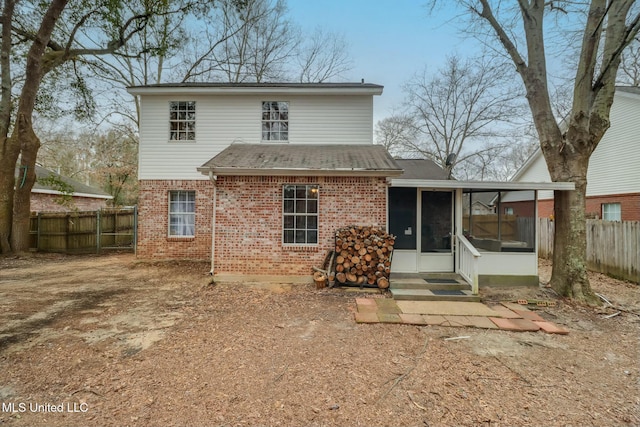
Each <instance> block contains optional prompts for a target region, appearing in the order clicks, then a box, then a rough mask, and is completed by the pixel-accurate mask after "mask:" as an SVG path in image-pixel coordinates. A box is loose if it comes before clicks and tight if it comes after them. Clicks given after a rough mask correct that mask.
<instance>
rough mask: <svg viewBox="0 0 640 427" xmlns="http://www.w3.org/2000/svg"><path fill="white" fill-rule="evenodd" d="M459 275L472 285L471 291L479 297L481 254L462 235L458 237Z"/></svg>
mask: <svg viewBox="0 0 640 427" xmlns="http://www.w3.org/2000/svg"><path fill="white" fill-rule="evenodd" d="M456 241H457V244H458V245H457V246H458V247H457V249H458V250H457V257H458V262H457V264H458V274H459V275H460V276H462V278H463V279H464V280H466V281H467V282H469V283H470V284H471V291H472V292H473V294H474V295H478V258H480V257H481V256H482V255H480V252H478V250H477V249H476V248H475V247H473V245H472V244H471V243H470V242H469V241H468V240H467V238H466V237H464V236H462V235H456Z"/></svg>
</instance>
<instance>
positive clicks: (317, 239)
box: [280, 183, 320, 247]
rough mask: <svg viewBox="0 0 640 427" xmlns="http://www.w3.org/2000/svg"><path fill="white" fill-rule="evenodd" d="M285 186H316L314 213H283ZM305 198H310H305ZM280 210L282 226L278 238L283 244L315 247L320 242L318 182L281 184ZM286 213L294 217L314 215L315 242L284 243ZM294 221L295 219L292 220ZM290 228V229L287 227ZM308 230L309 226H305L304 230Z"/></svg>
mask: <svg viewBox="0 0 640 427" xmlns="http://www.w3.org/2000/svg"><path fill="white" fill-rule="evenodd" d="M287 186H294V187H296V186H305V187H307V186H308V187H316V190H317V192H318V197H317V198H316V201H317V212H316V213H311V214H309V213H305V214H295V213H293V214H292V213H285V211H284V201H285V197H284V189H285V187H287ZM294 200H295V199H294ZM305 200H310V199H305ZM280 212H281V213H282V228H281V237H280V240H281V242H282V245H283V246H298V247H317V246H318V245H319V243H320V185H319V184H297V183H287V184H282V207H281V210H280ZM286 215H292V216H293V217H294V218H295V217H296V216H302V215H304V216H306V217H309V216H315V217H316V242H315V243H286V242H285V241H284V231H285V227H284V217H285V216H286ZM294 221H295V220H294ZM288 230H290V229H288ZM308 230H310V229H309V228H305V232H306V231H308ZM294 240H295V228H294Z"/></svg>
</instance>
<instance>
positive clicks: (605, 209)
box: [602, 203, 622, 221]
mask: <svg viewBox="0 0 640 427" xmlns="http://www.w3.org/2000/svg"><path fill="white" fill-rule="evenodd" d="M602 219H603V220H605V221H622V206H621V205H620V203H603V204H602Z"/></svg>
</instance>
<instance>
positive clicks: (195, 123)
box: [167, 100, 198, 144]
mask: <svg viewBox="0 0 640 427" xmlns="http://www.w3.org/2000/svg"><path fill="white" fill-rule="evenodd" d="M178 102H192V103H193V114H194V118H193V120H187V119H185V120H180V119H175V120H172V119H171V104H173V103H178ZM168 107H169V122H168V123H169V129H168V135H167V138H168V141H169V142H170V143H177V144H185V143H186V144H193V143H195V142H196V140H197V139H198V106H197V102H196V101H193V100H171V101H169V103H168ZM191 121H193V139H171V123H172V122H185V123H186V122H191ZM185 132H187V131H185ZM189 132H190V131H189Z"/></svg>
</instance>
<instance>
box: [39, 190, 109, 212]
mask: <svg viewBox="0 0 640 427" xmlns="http://www.w3.org/2000/svg"><path fill="white" fill-rule="evenodd" d="M60 200H62V199H61V197H60V196H59V195H55V194H44V193H31V211H32V212H68V211H74V210H77V211H97V210H98V209H103V208H106V207H107V200H105V199H96V198H92V197H77V196H76V197H73V199H72V200H71V202H70V203H68V204H64V205H61V204H60V203H58V201H60Z"/></svg>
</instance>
